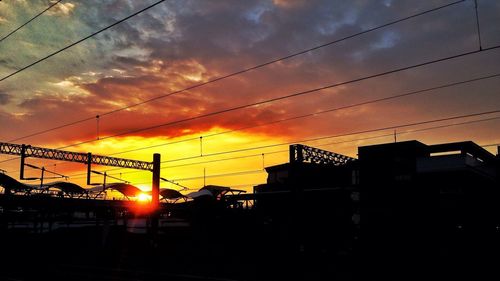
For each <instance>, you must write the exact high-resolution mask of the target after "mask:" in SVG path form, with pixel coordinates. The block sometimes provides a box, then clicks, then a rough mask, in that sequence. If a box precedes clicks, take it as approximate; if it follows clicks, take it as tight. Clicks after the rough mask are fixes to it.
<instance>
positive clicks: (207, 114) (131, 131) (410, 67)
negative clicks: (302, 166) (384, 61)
mask: <svg viewBox="0 0 500 281" xmlns="http://www.w3.org/2000/svg"><path fill="white" fill-rule="evenodd" d="M498 48H500V45H497V46H493V47H489V48H484V49H482V50H476V51H469V52H464V53H461V54H458V55H452V56H448V57H445V58H440V59H434V60H430V61H426V62H423V63H418V64H413V65H410V66H405V67H400V68H396V69H393V70H389V71H384V72H380V73H377V74H372V75H368V76H363V77H360V78H356V79H352V80H348V81H345V82H339V83H334V84H330V85H326V86H323V87H319V88H314V89H310V90H306V91H302V92H297V93H293V94H289V95H284V96H280V97H276V98H271V99H266V100H262V101H258V102H253V103H248V104H244V105H240V106H235V107H230V108H226V109H222V110H217V111H213V112H210V113H206V114H200V115H197V116H194V117H189V118H185V119H180V120H176V121H170V122H166V123H161V124H157V125H153V126H148V127H144V128H139V129H134V130H129V131H125V132H121V133H117V134H114V135H109V136H105V137H101V138H100V139H99V140H105V139H110V138H115V137H120V136H125V135H129V134H133V133H139V132H143V131H148V130H153V129H158V128H161V127H166V126H171V125H177V124H181V123H185V122H189V121H194V120H198V119H202V118H206V117H211V116H216V115H219V114H223V113H228V112H232V111H237V110H240V109H244V108H250V107H255V106H258V105H263V104H268V103H273V102H276V101H280V100H285V99H289V98H293V97H298V96H304V95H308V94H311V93H315V92H319V91H323V90H326V89H332V88H336V87H340V86H345V85H349V84H354V83H357V82H361V81H365V80H369V79H373V78H377V77H381V76H385V75H389V74H393V73H397V72H401V71H405V70H410V69H413V68H418V67H422V66H426V65H431V64H435V63H439V62H443V61H448V60H452V59H456V58H461V57H465V56H469V55H472V54H477V53H481V52H487V51H491V50H495V49H498ZM95 141H97V140H96V139H92V140H87V141H82V142H78V143H74V144H70V145H66V146H63V147H60V148H58V149H64V148H68V147H74V146H78V145H82V144H86V143H92V142H95Z"/></svg>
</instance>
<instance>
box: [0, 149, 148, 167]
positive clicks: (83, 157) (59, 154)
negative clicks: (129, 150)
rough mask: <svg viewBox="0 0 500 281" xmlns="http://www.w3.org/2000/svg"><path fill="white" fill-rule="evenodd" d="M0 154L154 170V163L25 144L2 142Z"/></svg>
mask: <svg viewBox="0 0 500 281" xmlns="http://www.w3.org/2000/svg"><path fill="white" fill-rule="evenodd" d="M0 153H1V154H9V155H17V156H24V157H34V158H42V159H51V160H60V161H68V162H77V163H83V164H89V162H90V164H96V165H103V166H113V167H121V168H129V169H136V170H147V171H152V170H153V163H152V162H146V161H139V160H131V159H124V158H116V157H109V156H101V155H93V154H90V153H81V152H73V151H65V150H59V149H51V148H43V147H36V146H31V145H24V144H13V143H5V142H0Z"/></svg>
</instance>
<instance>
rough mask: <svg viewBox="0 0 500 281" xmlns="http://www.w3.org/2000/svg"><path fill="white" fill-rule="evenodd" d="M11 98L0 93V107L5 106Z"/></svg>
mask: <svg viewBox="0 0 500 281" xmlns="http://www.w3.org/2000/svg"><path fill="white" fill-rule="evenodd" d="M11 98H12V97H11V96H10V95H8V94H5V93H2V92H0V105H6V104H8V103H9V102H10V101H11Z"/></svg>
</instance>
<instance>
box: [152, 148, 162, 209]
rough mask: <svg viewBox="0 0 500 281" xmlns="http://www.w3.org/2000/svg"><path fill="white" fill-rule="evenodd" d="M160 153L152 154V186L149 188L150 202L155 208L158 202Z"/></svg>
mask: <svg viewBox="0 0 500 281" xmlns="http://www.w3.org/2000/svg"><path fill="white" fill-rule="evenodd" d="M160 162H161V155H160V154H159V153H155V154H154V155H153V186H152V190H151V196H152V197H151V204H153V206H154V207H155V208H156V207H158V205H159V202H160V164H161V163H160Z"/></svg>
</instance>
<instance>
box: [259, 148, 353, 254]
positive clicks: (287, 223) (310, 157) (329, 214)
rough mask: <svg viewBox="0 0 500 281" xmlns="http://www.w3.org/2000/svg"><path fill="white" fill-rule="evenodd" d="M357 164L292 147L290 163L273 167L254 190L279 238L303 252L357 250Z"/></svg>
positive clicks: (328, 153)
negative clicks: (355, 248)
mask: <svg viewBox="0 0 500 281" xmlns="http://www.w3.org/2000/svg"><path fill="white" fill-rule="evenodd" d="M356 167H357V160H356V159H355V158H351V157H348V156H345V155H341V154H337V153H334V152H329V151H325V150H321V149H317V148H313V147H308V146H305V145H300V144H297V145H291V146H290V162H289V163H285V164H281V165H276V166H271V167H267V168H266V171H267V173H268V177H267V183H266V184H262V185H258V186H255V187H254V190H255V198H256V202H255V209H256V210H257V211H258V213H259V214H261V215H262V216H263V217H264V220H265V221H266V222H267V223H268V224H269V225H271V227H273V228H274V231H273V233H274V234H275V235H279V236H280V238H279V239H282V240H288V241H289V242H290V243H292V244H293V245H295V246H297V247H298V249H299V250H300V251H306V252H314V251H327V252H330V251H338V250H340V249H344V248H349V247H350V245H351V244H352V243H351V242H352V241H351V240H352V239H353V237H354V235H353V233H354V232H353V231H354V229H355V224H354V222H353V214H355V213H356V212H357V206H356V205H357V202H356V199H357V197H356V196H353V194H354V193H356V190H355V186H356V184H357V182H358V179H357V168H356Z"/></svg>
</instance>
